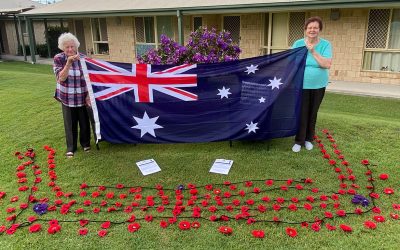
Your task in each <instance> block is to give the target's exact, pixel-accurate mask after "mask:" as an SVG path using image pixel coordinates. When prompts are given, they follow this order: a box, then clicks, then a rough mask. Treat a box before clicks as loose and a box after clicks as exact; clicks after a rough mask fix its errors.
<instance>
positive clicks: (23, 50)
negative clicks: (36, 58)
mask: <svg viewBox="0 0 400 250" xmlns="http://www.w3.org/2000/svg"><path fill="white" fill-rule="evenodd" d="M18 24H19V29H20V30H21V38H22V39H21V42H22V54H23V55H24V61H25V62H26V61H27V59H26V50H25V37H24V32H22V30H23V29H22V23H21V18H20V17H18Z"/></svg>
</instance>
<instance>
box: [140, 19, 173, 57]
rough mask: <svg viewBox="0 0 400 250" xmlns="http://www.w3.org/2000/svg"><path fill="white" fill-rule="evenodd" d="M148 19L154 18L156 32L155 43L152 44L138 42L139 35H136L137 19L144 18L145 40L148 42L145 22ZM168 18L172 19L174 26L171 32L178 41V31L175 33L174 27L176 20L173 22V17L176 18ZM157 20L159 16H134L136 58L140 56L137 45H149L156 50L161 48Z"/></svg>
mask: <svg viewBox="0 0 400 250" xmlns="http://www.w3.org/2000/svg"><path fill="white" fill-rule="evenodd" d="M146 17H152V18H153V32H154V43H151V42H139V41H138V38H137V34H136V20H135V19H136V18H142V19H143V29H144V39H145V40H146V26H145V21H144V18H146ZM168 17H170V18H171V24H172V26H171V29H172V30H171V32H172V34H173V35H172V36H173V37H172V39H174V40H175V39H176V31H175V29H174V26H173V24H174V20H173V17H174V16H168ZM157 19H158V16H134V17H133V27H134V32H133V33H134V39H135V41H134V42H135V54H136V56H138V54H137V53H138V51H137V47H138V46H137V45H147V46H154V48H155V49H158V47H159V45H160V42H159V37H158V26H157Z"/></svg>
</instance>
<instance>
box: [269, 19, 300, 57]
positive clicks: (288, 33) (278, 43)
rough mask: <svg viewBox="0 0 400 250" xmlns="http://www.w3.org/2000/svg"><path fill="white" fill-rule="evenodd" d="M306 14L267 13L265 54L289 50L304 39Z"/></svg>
mask: <svg viewBox="0 0 400 250" xmlns="http://www.w3.org/2000/svg"><path fill="white" fill-rule="evenodd" d="M304 22H305V13H304V12H292V13H266V14H265V21H264V46H263V48H264V54H271V53H276V52H279V51H283V50H287V49H289V48H290V47H291V46H292V45H293V43H294V42H295V41H296V40H298V39H301V38H303V37H304Z"/></svg>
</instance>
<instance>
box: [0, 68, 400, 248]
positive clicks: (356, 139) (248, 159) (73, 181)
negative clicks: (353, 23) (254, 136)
mask: <svg viewBox="0 0 400 250" xmlns="http://www.w3.org/2000/svg"><path fill="white" fill-rule="evenodd" d="M54 88H55V82H54V76H53V73H52V69H51V67H50V66H47V65H29V64H26V63H20V62H1V63H0V145H1V147H0V171H1V175H0V192H6V193H7V194H6V196H5V197H4V198H3V199H0V226H1V225H6V226H9V222H7V221H6V220H5V219H6V217H8V216H10V215H11V214H12V213H11V214H10V213H7V212H6V209H7V208H10V207H17V211H19V208H18V206H19V204H20V203H21V202H22V201H26V197H27V194H28V193H27V192H18V190H17V189H18V187H19V186H21V184H18V183H17V181H16V180H17V179H16V174H15V173H16V167H17V166H18V165H19V164H20V163H21V161H19V160H18V159H17V158H16V157H15V156H14V152H16V151H21V152H24V151H25V149H26V148H27V147H33V148H34V149H35V152H36V154H37V157H36V163H37V164H38V165H39V166H40V167H41V169H42V170H43V173H42V174H41V177H42V179H43V181H42V182H41V183H39V184H38V185H37V186H38V187H39V191H38V192H37V194H36V196H37V197H39V198H43V197H48V198H49V199H50V202H49V203H52V202H54V200H55V199H56V198H55V196H54V193H53V192H52V191H51V190H50V189H49V188H48V187H47V183H48V177H47V173H46V172H47V163H46V160H47V152H46V151H45V150H43V146H44V145H50V146H51V147H53V148H54V149H55V150H56V152H57V153H56V166H57V167H56V171H57V176H58V179H57V181H56V183H57V185H58V186H60V187H61V188H62V190H63V191H64V192H69V191H70V192H73V193H74V196H73V198H74V199H76V200H78V203H82V202H83V201H84V200H85V199H90V198H91V197H86V198H82V197H79V193H80V190H79V186H80V184H81V183H83V182H86V183H88V184H89V185H106V186H114V185H115V184H117V183H123V184H125V185H126V186H144V187H154V186H155V185H156V184H158V183H159V184H161V185H163V186H164V187H165V188H176V187H177V186H178V185H179V184H188V183H195V184H197V185H199V186H201V185H205V184H208V183H213V184H215V183H222V182H224V181H227V180H229V181H231V182H242V181H245V180H266V179H283V180H286V179H288V178H293V179H295V180H300V179H302V178H306V177H309V178H312V179H313V181H314V183H313V184H312V186H311V187H318V188H319V189H320V190H322V192H324V193H326V194H329V195H330V194H332V192H335V191H337V190H338V189H339V181H338V179H337V173H335V172H334V171H333V167H331V166H329V164H328V162H327V160H325V159H323V157H322V154H321V153H320V152H319V150H318V149H315V150H313V151H311V152H305V151H301V152H300V153H299V154H294V153H292V152H291V146H292V140H293V139H292V138H284V139H277V140H272V141H270V142H269V144H268V143H266V142H234V143H233V147H232V148H230V147H229V143H228V142H218V143H200V144H175V145H138V146H133V145H112V144H109V143H106V142H102V143H101V144H100V147H101V150H100V151H97V150H92V151H91V152H90V153H87V154H86V153H84V152H82V150H80V151H78V152H77V154H76V156H75V157H74V158H73V159H66V158H65V157H64V156H63V155H64V152H65V139H64V129H63V123H62V115H61V107H60V105H59V103H58V102H56V101H55V100H54V99H53V98H52V96H53V92H54ZM399 110H400V100H393V99H381V98H370V97H356V96H348V95H338V94H330V93H328V94H327V95H326V97H325V99H324V101H323V104H322V107H321V110H320V112H319V117H318V124H317V126H318V130H319V135H320V136H321V137H322V136H323V134H322V132H321V130H322V129H324V128H326V129H329V130H330V131H331V132H332V134H333V137H334V138H335V139H336V142H337V144H338V146H339V149H340V150H341V151H342V153H343V155H344V156H345V157H346V160H347V161H349V162H350V164H351V165H350V167H351V168H352V169H353V170H354V175H355V176H356V177H357V180H356V183H357V184H358V185H360V189H359V190H358V192H359V193H361V194H364V195H367V194H368V190H367V189H366V188H365V186H366V185H367V181H366V180H367V177H366V176H365V174H364V173H365V168H364V166H362V165H361V164H359V163H360V161H361V160H362V159H369V161H370V162H371V163H372V164H376V166H374V167H371V169H372V170H373V175H374V178H375V179H376V181H375V182H374V184H375V187H376V189H375V191H376V192H377V193H378V194H379V195H380V198H379V199H377V200H376V204H377V206H379V207H380V208H381V210H382V215H383V216H384V217H385V218H386V222H384V223H377V224H378V226H377V228H376V229H375V230H370V229H365V228H364V226H363V223H364V222H365V221H366V220H373V219H372V217H373V214H372V212H368V213H365V214H363V215H357V216H352V215H348V216H346V217H343V218H337V219H334V220H327V221H326V222H328V223H330V224H333V225H335V226H339V225H340V224H343V223H344V224H347V225H350V226H351V227H352V228H353V231H352V232H351V233H345V232H343V231H342V230H341V229H337V230H336V231H332V232H331V231H328V230H327V229H326V228H325V226H322V229H321V231H319V232H314V231H313V230H311V229H305V228H301V227H300V225H292V227H294V228H296V229H297V231H298V236H297V237H295V238H290V237H288V236H287V235H286V233H285V228H286V227H288V226H289V225H287V224H285V223H281V224H274V223H265V222H259V223H255V224H252V225H247V224H246V221H234V220H233V221H229V222H210V221H208V220H204V219H200V220H199V222H200V223H201V227H200V228H199V229H191V230H188V231H182V230H179V228H178V226H177V224H174V225H170V226H169V227H168V228H165V229H162V228H161V227H160V226H159V223H160V219H158V218H157V219H155V220H154V221H153V222H151V223H149V222H145V221H143V220H139V221H138V223H140V224H141V229H140V230H139V231H138V232H135V233H130V232H128V230H127V224H120V225H117V224H113V225H112V226H111V228H110V229H108V235H107V236H106V237H104V238H100V237H99V236H98V235H97V231H98V230H100V224H101V223H99V222H97V223H96V222H91V223H89V225H88V226H87V228H88V229H89V233H88V235H86V236H79V235H78V233H77V232H78V229H79V228H80V225H79V223H78V222H73V223H67V222H64V223H61V226H62V230H61V232H59V233H57V234H55V235H50V234H48V233H47V222H46V221H39V222H38V223H39V224H42V227H43V229H42V231H41V232H38V233H34V234H31V233H29V231H28V227H24V228H21V229H19V230H17V232H16V233H15V234H13V235H6V234H5V233H4V234H2V235H0V248H1V249H27V248H29V249H39V248H40V249H59V248H65V249H76V248H84V249H122V248H137V249H148V248H156V249H160V248H174V249H178V248H184V249H189V248H192V249H193V248H194V249H252V248H255V249H261V248H264V249H266V248H270V249H291V248H295V249H297V248H300V249H305V248H307V249H310V248H311V249H314V248H322V249H325V248H337V249H365V248H372V249H395V248H396V247H395V246H396V245H397V246H399V245H400V233H399V232H400V224H399V221H398V220H394V219H391V218H390V215H389V214H390V213H398V214H399V213H400V211H395V210H394V209H393V208H392V204H399V203H400V199H399V193H400V188H399V187H400V185H399V180H400V178H399V177H400V170H399V169H400V160H399V148H400V112H399ZM324 142H325V145H326V148H327V149H328V150H329V151H330V153H331V154H332V155H334V153H333V152H332V149H331V148H330V147H329V143H327V140H326V139H324ZM268 145H269V150H268V149H267V148H268ZM149 158H154V159H155V160H156V161H157V162H158V164H159V165H160V166H161V168H162V171H161V172H160V173H157V174H154V175H150V176H148V177H143V176H142V175H141V174H140V172H139V171H138V169H137V167H136V165H135V162H137V161H140V160H144V159H149ZM216 158H225V159H232V160H234V165H233V167H232V169H231V172H230V173H229V175H228V176H223V175H216V174H210V173H208V171H209V168H210V166H211V164H212V162H213V161H214V160H215V159H216ZM339 167H340V166H339ZM343 169H345V168H343ZM26 173H27V174H28V184H27V185H29V186H31V185H32V180H33V177H32V175H31V174H30V172H29V171H26ZM381 173H387V174H389V179H388V180H386V181H382V180H379V178H378V175H379V174H381ZM344 174H346V173H344ZM281 184H283V183H279V184H277V185H278V187H279V186H280V185H281ZM255 185H256V186H259V187H261V188H265V185H264V184H263V182H255ZM237 186H238V189H244V190H246V191H247V190H251V189H250V188H246V187H243V185H242V184H237ZM387 187H391V188H393V189H394V191H395V193H394V194H393V195H390V196H389V195H386V194H384V193H383V189H384V188H387ZM199 190H200V188H199ZM92 191H94V189H89V190H88V193H90V192H92ZM108 191H110V190H108ZM113 191H115V193H121V192H125V193H126V192H127V191H126V190H123V191H120V190H113ZM166 192H169V194H170V195H171V196H173V193H172V192H171V191H166ZM201 192H202V193H203V194H204V192H205V191H204V189H201ZM232 192H234V191H232ZM155 194H156V191H154V190H153V189H150V190H144V191H143V195H155ZM14 195H19V197H20V201H19V202H16V203H10V198H11V197H12V196H14ZM263 195H268V196H269V197H271V198H272V199H274V198H276V197H279V196H281V197H285V198H289V199H290V198H291V197H293V196H297V197H299V198H301V197H305V196H307V195H312V194H311V193H310V192H309V191H303V192H299V191H296V190H290V191H287V192H285V191H280V190H278V191H270V192H267V193H265V194H259V195H250V194H249V195H248V196H247V197H249V198H254V199H260V197H262V196H263ZM314 196H316V197H319V194H316V195H314ZM185 197H187V196H185ZM351 197H352V196H350V195H344V196H342V197H341V198H340V202H341V207H340V209H344V210H346V212H353V210H354V208H355V206H354V205H353V204H351V202H350V200H351ZM132 199H133V198H132V196H129V198H128V199H126V200H124V201H123V203H124V204H129V203H130V202H131V201H132ZM63 200H64V201H68V200H69V199H67V198H63ZM244 200H245V199H242V201H244ZM93 201H97V202H99V201H101V199H93ZM111 201H114V202H115V201H118V199H117V198H114V199H111ZM172 201H173V202H174V201H175V199H174V198H173V199H172ZM300 203H301V204H302V202H300ZM332 203H333V202H332V201H329V206H331V204H332ZM257 204H258V203H257ZM287 204H288V203H286V205H287ZM318 204H320V202H319V201H318V202H316V203H315V208H314V209H313V210H312V211H304V210H301V209H299V210H298V211H297V212H291V211H287V209H283V210H281V211H279V212H272V211H271V209H269V211H267V212H266V213H264V214H260V217H257V218H259V219H263V220H272V217H273V216H279V217H280V218H281V219H282V220H289V221H303V220H306V221H310V220H313V219H314V217H315V216H318V217H319V218H322V217H324V215H323V214H324V210H322V209H320V208H319V207H318ZM267 206H271V203H269V204H267ZM79 207H83V206H82V205H77V206H73V207H72V208H71V211H72V212H70V213H69V214H68V215H61V214H60V213H59V212H51V213H47V214H46V215H43V217H41V218H43V219H44V220H48V219H57V220H59V221H63V220H78V219H81V218H88V219H91V220H97V221H106V220H111V221H113V222H117V221H124V220H126V216H128V215H127V214H125V213H123V212H114V213H107V212H101V213H99V214H94V213H92V212H89V211H90V210H91V208H92V207H90V208H89V209H88V210H89V211H87V212H85V213H84V214H83V215H75V213H74V211H75V210H76V209H77V208H79ZM85 209H86V207H85ZM204 210H206V209H204ZM328 210H329V211H332V212H335V210H334V209H333V208H331V207H329V209H328ZM148 213H151V214H153V215H154V216H159V215H158V213H157V212H155V211H154V209H153V210H151V209H149V211H147V212H143V211H137V212H135V215H136V217H137V218H139V219H140V218H142V217H143V216H144V215H145V214H148ZM224 213H225V214H228V215H232V214H230V213H229V212H227V211H225V212H224ZM31 215H34V213H33V211H32V205H31V207H29V208H28V209H27V210H25V211H24V212H23V213H21V215H19V217H18V221H17V222H19V223H21V222H24V221H26V218H27V217H28V216H31ZM190 215H191V213H185V216H190ZM202 215H203V216H205V217H206V218H208V217H209V216H210V215H211V213H209V212H207V211H204V212H203V213H202ZM161 216H167V212H164V213H162V214H161ZM232 216H234V213H233V215H232ZM187 220H189V221H194V219H187ZM179 221H180V220H178V223H179ZM221 225H226V226H230V227H232V228H233V234H232V235H230V236H225V235H223V234H221V233H219V232H218V227H219V226H221ZM255 229H257V230H264V231H265V234H266V236H265V238H264V239H256V238H253V237H252V235H251V232H252V230H255Z"/></svg>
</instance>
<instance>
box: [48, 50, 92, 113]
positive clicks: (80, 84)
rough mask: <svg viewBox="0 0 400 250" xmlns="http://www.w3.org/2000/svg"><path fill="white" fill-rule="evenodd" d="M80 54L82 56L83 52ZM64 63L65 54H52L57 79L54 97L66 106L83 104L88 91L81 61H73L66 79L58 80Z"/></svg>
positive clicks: (65, 60)
mask: <svg viewBox="0 0 400 250" xmlns="http://www.w3.org/2000/svg"><path fill="white" fill-rule="evenodd" d="M80 56H81V57H84V55H83V54H80ZM66 63H67V55H66V54H65V53H64V52H62V53H59V54H57V55H55V56H54V64H53V70H54V74H55V75H56V80H57V87H56V91H55V93H54V98H55V99H56V100H58V101H60V102H61V103H62V104H64V105H65V106H68V107H82V106H85V99H86V96H87V93H88V91H87V87H86V82H85V77H84V76H83V71H82V65H81V62H80V61H75V62H73V63H72V65H71V67H70V69H69V72H68V77H67V79H66V80H65V81H60V79H59V74H60V72H61V71H62V69H63V68H64V66H65V64H66Z"/></svg>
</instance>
